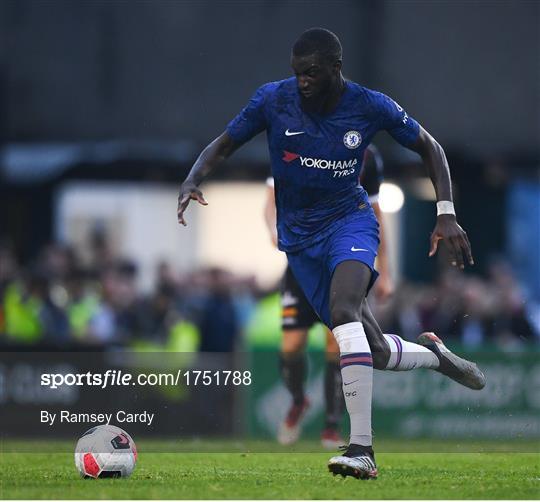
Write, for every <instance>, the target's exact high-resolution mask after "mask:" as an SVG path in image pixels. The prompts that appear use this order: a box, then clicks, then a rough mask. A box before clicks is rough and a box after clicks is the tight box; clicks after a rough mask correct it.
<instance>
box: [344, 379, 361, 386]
mask: <svg viewBox="0 0 540 502" xmlns="http://www.w3.org/2000/svg"><path fill="white" fill-rule="evenodd" d="M354 382H358V378H357V379H356V380H353V381H352V382H348V383H345V382H343V385H351V384H352V383H354Z"/></svg>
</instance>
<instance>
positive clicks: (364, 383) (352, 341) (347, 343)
mask: <svg viewBox="0 0 540 502" xmlns="http://www.w3.org/2000/svg"><path fill="white" fill-rule="evenodd" d="M332 332H333V333H334V337H335V338H336V341H337V343H338V345H339V352H340V363H341V379H342V381H343V395H344V396H345V405H346V406H347V411H348V413H349V418H350V421H351V436H350V443H354V444H360V445H362V446H371V444H372V436H371V395H372V390H373V359H372V357H371V349H370V348H369V343H368V341H367V338H366V333H365V331H364V326H363V325H362V323H361V322H349V323H347V324H342V325H341V326H337V327H335V328H334V329H333V330H332Z"/></svg>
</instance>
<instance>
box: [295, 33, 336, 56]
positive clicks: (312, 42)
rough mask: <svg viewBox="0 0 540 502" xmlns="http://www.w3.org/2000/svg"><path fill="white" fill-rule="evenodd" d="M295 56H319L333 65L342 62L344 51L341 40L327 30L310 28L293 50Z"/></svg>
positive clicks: (297, 41) (298, 40) (301, 36)
mask: <svg viewBox="0 0 540 502" xmlns="http://www.w3.org/2000/svg"><path fill="white" fill-rule="evenodd" d="M292 53H293V56H299V57H303V56H311V55H312V54H318V55H319V56H322V57H323V58H324V59H326V60H327V61H329V62H331V63H333V62H335V61H338V60H341V57H342V49H341V42H340V41H339V38H338V37H337V36H336V35H335V34H334V33H332V32H331V31H330V30H327V29H325V28H310V29H309V30H306V31H304V33H302V34H301V35H300V36H299V37H298V39H297V40H296V42H295V43H294V45H293V48H292Z"/></svg>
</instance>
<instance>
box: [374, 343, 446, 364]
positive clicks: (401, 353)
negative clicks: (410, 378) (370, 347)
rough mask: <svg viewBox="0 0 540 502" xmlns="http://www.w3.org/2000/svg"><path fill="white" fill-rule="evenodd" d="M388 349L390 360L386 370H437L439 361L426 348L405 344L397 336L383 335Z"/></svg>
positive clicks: (415, 344) (414, 344)
mask: <svg viewBox="0 0 540 502" xmlns="http://www.w3.org/2000/svg"><path fill="white" fill-rule="evenodd" d="M383 336H384V339H385V340H386V342H387V343H388V345H389V347H390V351H391V354H390V359H389V360H388V364H387V365H386V368H385V369H386V370H393V371H407V370H414V369H416V368H430V369H433V370H434V369H437V368H438V367H439V359H437V356H436V355H435V354H434V353H433V352H432V351H431V350H429V349H428V348H426V347H423V346H422V345H418V344H417V343H412V342H407V341H405V340H403V338H401V337H400V336H398V335H383Z"/></svg>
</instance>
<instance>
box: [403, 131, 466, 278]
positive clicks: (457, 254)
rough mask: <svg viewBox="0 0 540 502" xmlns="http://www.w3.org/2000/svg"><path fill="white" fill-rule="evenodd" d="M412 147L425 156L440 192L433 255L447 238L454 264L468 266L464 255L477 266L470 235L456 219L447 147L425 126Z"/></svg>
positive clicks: (425, 161)
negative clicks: (442, 145) (444, 147)
mask: <svg viewBox="0 0 540 502" xmlns="http://www.w3.org/2000/svg"><path fill="white" fill-rule="evenodd" d="M409 148H410V149H411V150H413V151H415V152H417V153H418V154H419V155H420V156H421V157H422V160H423V161H424V164H425V165H426V166H427V169H428V172H429V176H430V178H431V181H432V183H433V186H434V188H435V193H436V195H437V224H436V225H435V228H434V230H433V233H432V234H431V247H430V250H429V256H433V255H434V254H435V253H436V252H437V246H438V243H439V241H440V240H444V241H445V243H446V245H447V246H448V249H449V251H450V259H451V262H452V265H453V266H459V267H460V268H464V260H463V255H465V259H466V260H467V261H468V262H469V265H474V260H473V257H472V251H471V244H470V242H469V238H468V237H467V234H466V233H465V231H464V230H463V229H462V228H461V227H460V226H459V225H458V223H457V221H456V215H455V212H454V209H453V199H452V185H451V181H450V169H449V168H448V161H447V160H446V155H445V153H444V150H443V148H442V147H441V145H439V143H437V141H435V139H434V138H433V137H432V136H431V135H430V134H429V133H428V132H427V131H426V130H425V129H423V128H422V127H420V133H419V135H418V139H417V140H416V141H415V143H414V144H413V145H411V146H410V147H409Z"/></svg>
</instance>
